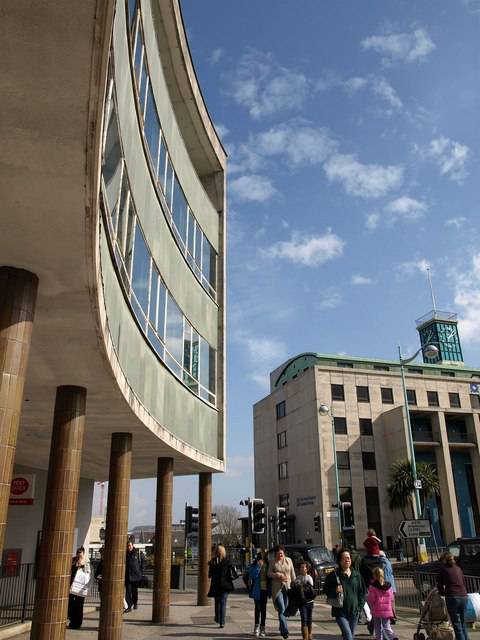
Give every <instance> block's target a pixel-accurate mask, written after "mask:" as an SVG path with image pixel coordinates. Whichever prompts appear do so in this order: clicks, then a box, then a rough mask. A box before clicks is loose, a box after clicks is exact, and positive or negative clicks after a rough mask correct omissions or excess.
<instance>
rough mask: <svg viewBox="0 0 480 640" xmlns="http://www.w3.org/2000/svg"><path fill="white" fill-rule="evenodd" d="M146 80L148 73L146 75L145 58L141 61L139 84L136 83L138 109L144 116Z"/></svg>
mask: <svg viewBox="0 0 480 640" xmlns="http://www.w3.org/2000/svg"><path fill="white" fill-rule="evenodd" d="M147 80H148V75H147V67H146V65H145V60H144V61H143V65H142V74H141V76H140V84H139V85H138V97H139V100H140V111H141V113H142V116H143V117H145V116H144V114H145V101H146V99H147V84H148V83H147Z"/></svg>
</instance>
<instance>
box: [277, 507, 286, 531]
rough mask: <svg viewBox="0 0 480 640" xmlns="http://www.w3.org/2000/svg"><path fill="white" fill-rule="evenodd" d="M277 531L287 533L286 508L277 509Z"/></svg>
mask: <svg viewBox="0 0 480 640" xmlns="http://www.w3.org/2000/svg"><path fill="white" fill-rule="evenodd" d="M277 531H278V533H287V510H286V509H285V507H277Z"/></svg>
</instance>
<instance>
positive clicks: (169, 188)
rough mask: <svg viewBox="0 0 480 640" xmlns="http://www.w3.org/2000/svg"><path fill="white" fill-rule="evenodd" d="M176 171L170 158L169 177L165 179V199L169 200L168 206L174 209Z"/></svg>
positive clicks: (168, 162)
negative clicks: (173, 197) (173, 195)
mask: <svg viewBox="0 0 480 640" xmlns="http://www.w3.org/2000/svg"><path fill="white" fill-rule="evenodd" d="M174 176H175V173H174V171H173V165H172V163H171V162H170V159H168V161H167V177H166V179H165V200H166V201H167V206H168V208H169V209H170V211H171V210H172V194H173V179H174Z"/></svg>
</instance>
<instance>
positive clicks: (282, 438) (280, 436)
mask: <svg viewBox="0 0 480 640" xmlns="http://www.w3.org/2000/svg"><path fill="white" fill-rule="evenodd" d="M286 446H287V432H286V431H282V432H281V433H277V449H284V448H285V447H286Z"/></svg>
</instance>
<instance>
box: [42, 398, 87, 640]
mask: <svg viewBox="0 0 480 640" xmlns="http://www.w3.org/2000/svg"><path fill="white" fill-rule="evenodd" d="M86 397H87V391H86V389H84V388H83V387H68V386H65V387H58V388H57V395H56V398H55V413H54V417H53V431H52V441H51V445H50V459H49V463H48V478H47V490H46V497H45V507H44V512H43V527H42V540H41V543H40V554H39V563H38V577H37V583H36V589H35V607H34V611H33V621H32V631H31V636H30V637H31V638H33V639H34V640H47V639H48V640H60V639H61V638H64V637H65V624H66V621H67V610H68V592H69V589H70V571H71V566H72V555H73V552H74V549H73V542H74V532H75V521H76V517H77V499H78V486H79V483H80V464H81V459H82V445H83V433H84V429H85V404H86Z"/></svg>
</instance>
